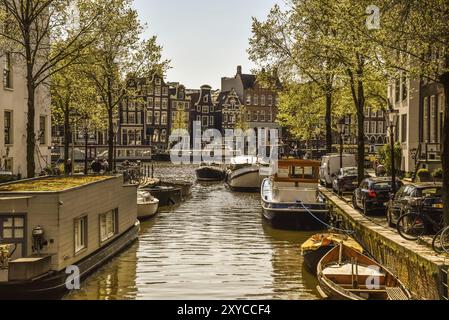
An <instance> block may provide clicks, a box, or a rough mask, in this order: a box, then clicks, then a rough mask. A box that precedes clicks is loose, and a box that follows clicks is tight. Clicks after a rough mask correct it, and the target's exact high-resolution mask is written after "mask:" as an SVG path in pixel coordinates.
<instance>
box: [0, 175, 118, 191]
mask: <svg viewBox="0 0 449 320" xmlns="http://www.w3.org/2000/svg"><path fill="white" fill-rule="evenodd" d="M107 178H109V177H107V176H80V177H61V178H59V177H50V178H43V179H36V180H29V181H23V182H17V183H12V184H6V185H3V186H0V192H55V191H63V190H67V189H71V188H76V187H80V186H82V185H85V184H90V183H94V182H97V181H101V180H105V179H107Z"/></svg>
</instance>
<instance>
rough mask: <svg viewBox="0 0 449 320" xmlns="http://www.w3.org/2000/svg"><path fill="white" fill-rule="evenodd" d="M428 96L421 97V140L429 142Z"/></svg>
mask: <svg viewBox="0 0 449 320" xmlns="http://www.w3.org/2000/svg"><path fill="white" fill-rule="evenodd" d="M428 101H429V100H428V98H427V97H425V98H424V99H423V135H422V139H423V142H429V109H428V108H429V106H428Z"/></svg>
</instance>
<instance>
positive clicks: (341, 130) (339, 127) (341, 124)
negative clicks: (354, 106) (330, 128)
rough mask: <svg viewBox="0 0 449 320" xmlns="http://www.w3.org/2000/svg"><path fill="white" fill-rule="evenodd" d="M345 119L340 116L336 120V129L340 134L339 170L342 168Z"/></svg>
mask: <svg viewBox="0 0 449 320" xmlns="http://www.w3.org/2000/svg"><path fill="white" fill-rule="evenodd" d="M345 127H346V124H345V119H344V118H342V119H340V120H339V121H338V122H337V131H338V134H339V136H340V171H341V169H343V134H344V133H345Z"/></svg>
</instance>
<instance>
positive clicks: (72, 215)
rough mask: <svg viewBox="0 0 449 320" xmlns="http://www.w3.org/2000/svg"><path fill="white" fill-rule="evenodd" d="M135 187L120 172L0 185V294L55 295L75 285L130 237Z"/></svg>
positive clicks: (0, 296)
mask: <svg viewBox="0 0 449 320" xmlns="http://www.w3.org/2000/svg"><path fill="white" fill-rule="evenodd" d="M136 188H137V187H136V186H135V185H124V184H123V177H122V176H71V177H44V178H38V179H31V180H24V181H20V182H15V183H8V184H2V185H0V245H1V246H2V248H3V249H2V252H3V256H4V257H5V256H6V259H3V260H6V261H4V262H3V263H2V267H1V268H0V299H58V298H61V297H62V296H63V295H64V294H65V293H67V292H68V291H69V290H70V289H77V288H76V283H77V281H78V280H83V279H85V278H86V277H87V276H88V275H89V274H90V273H91V272H93V271H94V270H96V269H97V268H98V267H99V266H101V265H102V264H103V263H105V262H106V261H108V260H109V259H111V258H112V257H114V256H115V255H117V254H118V253H119V252H120V251H122V250H124V249H125V248H127V247H128V246H129V245H130V244H132V243H133V242H134V241H135V240H136V239H137V236H138V232H139V229H140V224H139V222H138V220H137V202H136V192H137V190H136ZM100 199H101V201H99V200H100ZM6 251H7V253H6Z"/></svg>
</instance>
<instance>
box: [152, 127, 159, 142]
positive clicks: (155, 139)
mask: <svg viewBox="0 0 449 320" xmlns="http://www.w3.org/2000/svg"><path fill="white" fill-rule="evenodd" d="M153 142H159V130H158V129H154V132H153Z"/></svg>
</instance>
